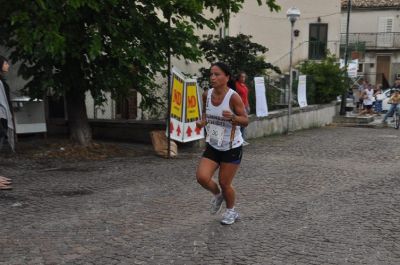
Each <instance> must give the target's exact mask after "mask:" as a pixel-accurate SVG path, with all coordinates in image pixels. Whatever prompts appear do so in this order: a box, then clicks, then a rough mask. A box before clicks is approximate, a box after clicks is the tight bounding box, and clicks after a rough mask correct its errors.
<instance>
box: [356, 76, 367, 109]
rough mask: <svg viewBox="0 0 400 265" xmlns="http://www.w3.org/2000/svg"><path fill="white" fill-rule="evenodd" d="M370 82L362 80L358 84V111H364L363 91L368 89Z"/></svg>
mask: <svg viewBox="0 0 400 265" xmlns="http://www.w3.org/2000/svg"><path fill="white" fill-rule="evenodd" d="M367 85H368V82H367V81H366V80H365V79H364V78H360V79H359V80H358V84H357V96H356V97H355V100H357V103H356V104H357V107H356V108H357V110H358V111H361V110H362V109H363V101H364V100H363V91H364V89H365V88H366V87H367Z"/></svg>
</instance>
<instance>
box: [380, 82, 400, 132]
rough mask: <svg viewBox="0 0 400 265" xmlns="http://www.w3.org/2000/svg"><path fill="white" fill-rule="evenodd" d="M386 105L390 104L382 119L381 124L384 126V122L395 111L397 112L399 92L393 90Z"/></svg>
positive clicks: (399, 98) (399, 102)
mask: <svg viewBox="0 0 400 265" xmlns="http://www.w3.org/2000/svg"><path fill="white" fill-rule="evenodd" d="M388 103H390V104H391V105H390V109H389V111H388V112H387V113H386V114H385V116H384V117H383V120H382V123H383V124H386V120H387V118H388V117H389V116H391V115H393V113H394V112H395V111H398V109H399V104H400V90H399V89H394V93H393V95H392V96H391V97H390V99H389V101H388Z"/></svg>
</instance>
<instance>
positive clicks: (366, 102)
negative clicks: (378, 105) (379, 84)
mask: <svg viewBox="0 0 400 265" xmlns="http://www.w3.org/2000/svg"><path fill="white" fill-rule="evenodd" d="M361 98H362V99H363V106H364V109H363V111H361V112H360V114H359V115H364V114H373V112H372V104H373V102H374V100H375V99H374V90H373V89H372V85H371V84H368V85H367V88H366V89H364V91H363V92H362V93H361Z"/></svg>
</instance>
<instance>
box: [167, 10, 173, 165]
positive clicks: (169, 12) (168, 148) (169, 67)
mask: <svg viewBox="0 0 400 265" xmlns="http://www.w3.org/2000/svg"><path fill="white" fill-rule="evenodd" d="M167 12H168V14H167V19H168V36H167V38H168V47H167V59H168V69H167V71H168V85H167V89H168V92H167V97H168V110H167V124H166V125H167V126H166V127H167V152H168V153H167V157H168V158H171V130H170V126H171V40H170V36H169V32H170V30H171V15H172V14H171V7H170V6H169V7H168V11H167Z"/></svg>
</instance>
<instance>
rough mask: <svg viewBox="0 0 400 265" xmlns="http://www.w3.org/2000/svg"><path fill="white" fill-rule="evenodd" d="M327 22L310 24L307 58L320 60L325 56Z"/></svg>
mask: <svg viewBox="0 0 400 265" xmlns="http://www.w3.org/2000/svg"><path fill="white" fill-rule="evenodd" d="M327 43H328V24H323V23H316V24H310V34H309V49H308V58H309V59H311V60H321V59H323V58H325V57H326V49H327Z"/></svg>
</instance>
